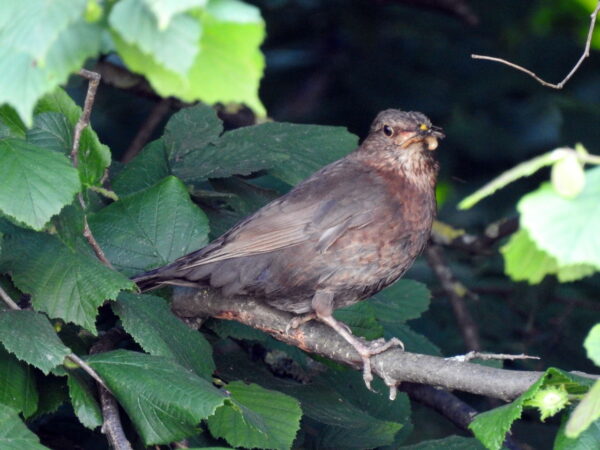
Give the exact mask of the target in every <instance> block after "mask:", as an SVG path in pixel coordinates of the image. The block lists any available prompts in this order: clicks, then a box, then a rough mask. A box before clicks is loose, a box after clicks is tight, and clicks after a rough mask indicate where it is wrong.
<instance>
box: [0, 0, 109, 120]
mask: <svg viewBox="0 0 600 450" xmlns="http://www.w3.org/2000/svg"><path fill="white" fill-rule="evenodd" d="M85 7H86V0H73V1H71V0H32V1H31V2H29V3H28V8H22V7H21V5H20V4H19V3H18V2H2V5H1V6H0V17H10V18H11V20H6V21H3V22H0V42H2V46H0V87H1V89H0V104H2V103H8V104H9V105H11V106H13V107H14V108H15V110H16V111H17V112H18V113H19V115H20V116H21V119H22V120H23V121H24V122H25V124H26V125H27V126H30V125H31V123H32V111H33V108H34V106H35V103H36V102H37V100H38V99H39V98H40V97H42V96H43V95H44V94H46V93H48V92H51V91H52V90H53V89H55V88H56V87H57V86H58V85H60V84H61V83H64V82H65V81H66V80H67V78H68V76H69V74H70V73H71V72H74V71H76V70H78V69H79V68H80V67H81V66H82V65H83V62H84V61H85V60H86V59H87V58H88V57H90V56H93V55H95V54H96V53H97V52H98V51H99V49H100V31H101V28H100V27H99V25H97V24H92V23H88V22H86V21H85V19H84V13H85ZM31 11H36V14H31Z"/></svg>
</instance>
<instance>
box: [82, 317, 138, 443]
mask: <svg viewBox="0 0 600 450" xmlns="http://www.w3.org/2000/svg"><path fill="white" fill-rule="evenodd" d="M122 335H123V333H122V331H121V330H120V329H118V328H113V329H111V330H109V331H108V332H106V333H105V334H104V335H103V336H102V337H101V338H100V339H99V340H98V341H97V342H96V343H95V344H94V345H93V346H92V348H91V349H90V354H92V355H93V354H97V353H103V352H107V351H109V350H111V349H113V348H114V347H115V345H116V344H117V342H118V341H119V340H120V339H121V337H122ZM98 394H99V396H100V404H101V405H102V417H103V419H104V422H103V423H102V433H104V434H105V435H106V437H107V438H108V442H109V443H110V446H111V447H112V448H113V449H115V450H132V447H131V444H130V443H129V440H128V439H127V436H126V435H125V431H124V430H123V425H121V416H120V415H119V405H118V403H117V400H116V399H115V398H114V397H113V395H112V394H111V393H110V392H109V391H108V390H107V389H106V388H105V387H104V386H103V385H100V384H98Z"/></svg>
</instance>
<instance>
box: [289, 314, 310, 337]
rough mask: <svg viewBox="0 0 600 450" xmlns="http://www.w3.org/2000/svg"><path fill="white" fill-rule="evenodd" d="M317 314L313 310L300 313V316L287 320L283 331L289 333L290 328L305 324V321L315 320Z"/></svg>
mask: <svg viewBox="0 0 600 450" xmlns="http://www.w3.org/2000/svg"><path fill="white" fill-rule="evenodd" d="M316 318H317V315H316V314H315V313H314V312H310V313H307V314H302V315H300V316H296V317H294V318H293V319H292V320H290V321H289V322H288V324H287V325H286V327H285V333H286V334H290V330H293V329H296V328H298V327H299V326H300V325H303V324H305V323H306V322H310V321H311V320H315V319H316Z"/></svg>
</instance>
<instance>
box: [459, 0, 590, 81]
mask: <svg viewBox="0 0 600 450" xmlns="http://www.w3.org/2000/svg"><path fill="white" fill-rule="evenodd" d="M599 11H600V1H599V2H598V4H597V5H596V8H594V11H593V12H592V14H591V15H590V18H591V20H590V28H589V30H588V35H587V39H586V41H585V48H584V49H583V53H582V54H581V56H580V57H579V60H578V61H577V63H576V64H575V65H574V66H573V68H572V69H571V71H570V72H569V73H568V74H567V76H566V77H565V78H564V79H563V80H562V81H561V82H560V83H556V84H554V83H549V82H547V81H544V80H542V79H541V78H540V77H539V76H537V75H536V74H535V73H534V72H532V71H531V70H529V69H526V68H525V67H523V66H519V65H518V64H515V63H512V62H510V61H507V60H505V59H502V58H496V57H493V56H485V55H475V54H473V55H471V58H473V59H485V60H487V61H495V62H499V63H501V64H506V65H507V66H509V67H512V68H513V69H516V70H520V71H521V72H524V73H526V74H527V75H529V76H530V77H532V78H533V79H535V80H536V81H537V82H538V83H540V84H541V85H542V86H546V87H550V88H553V89H562V88H563V87H564V86H565V84H567V82H568V81H569V80H570V79H571V77H572V76H573V75H575V72H577V70H578V69H579V66H581V64H583V61H584V60H585V59H586V58H587V57H589V56H590V45H591V42H592V36H593V35H594V28H595V26H596V17H597V16H598V12H599Z"/></svg>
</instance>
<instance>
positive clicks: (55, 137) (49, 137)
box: [27, 111, 73, 155]
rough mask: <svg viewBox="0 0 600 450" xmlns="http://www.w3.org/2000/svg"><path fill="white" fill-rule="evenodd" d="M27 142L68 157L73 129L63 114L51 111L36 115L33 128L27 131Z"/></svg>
mask: <svg viewBox="0 0 600 450" xmlns="http://www.w3.org/2000/svg"><path fill="white" fill-rule="evenodd" d="M27 142H29V143H30V144H33V145H35V146H37V147H41V148H45V149H47V150H52V151H55V152H58V153H64V154H67V155H68V154H69V153H70V152H71V143H72V142H73V127H72V126H71V124H70V123H69V121H68V119H67V118H66V117H65V115H64V114H61V113H58V112H52V111H48V112H44V113H40V114H36V115H35V117H34V119H33V127H31V128H30V129H29V130H27Z"/></svg>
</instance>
